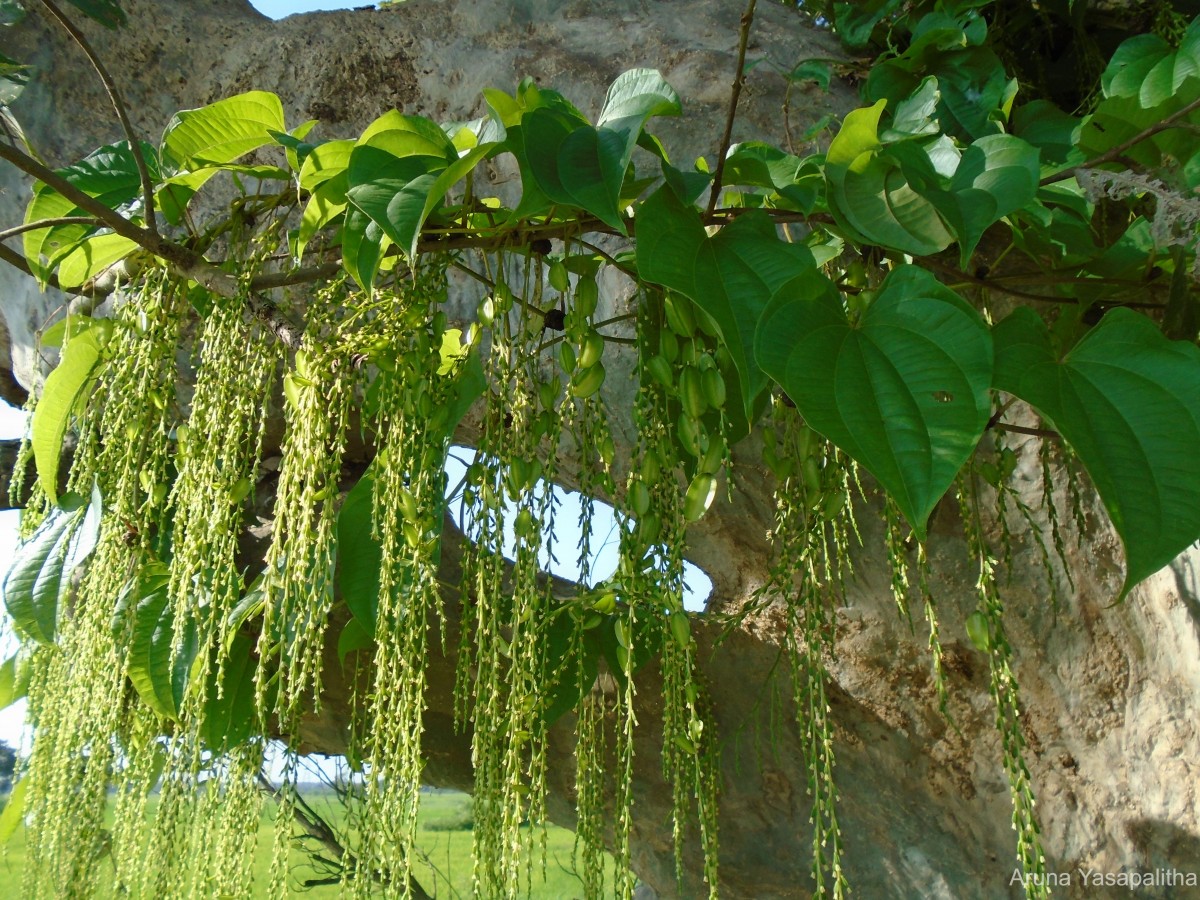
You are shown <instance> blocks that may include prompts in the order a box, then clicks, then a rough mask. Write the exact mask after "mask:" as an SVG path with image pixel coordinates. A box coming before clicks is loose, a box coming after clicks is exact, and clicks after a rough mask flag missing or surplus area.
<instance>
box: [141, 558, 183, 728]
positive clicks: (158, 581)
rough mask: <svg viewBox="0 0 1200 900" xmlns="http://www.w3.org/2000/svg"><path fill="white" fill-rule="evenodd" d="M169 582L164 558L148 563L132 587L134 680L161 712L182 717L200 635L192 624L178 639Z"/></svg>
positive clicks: (172, 716)
mask: <svg viewBox="0 0 1200 900" xmlns="http://www.w3.org/2000/svg"><path fill="white" fill-rule="evenodd" d="M169 582H170V574H169V573H168V571H167V569H166V567H165V566H163V565H161V564H159V565H156V566H151V567H146V568H144V569H143V570H142V571H141V572H139V573H138V576H137V578H136V580H135V581H133V582H131V583H130V585H129V586H128V588H127V590H128V591H129V592H130V594H131V598H130V599H131V600H132V605H133V606H134V613H133V630H132V633H131V636H130V645H129V654H128V664H129V680H130V681H131V682H133V686H134V688H136V689H137V692H138V694H139V695H140V696H141V698H142V700H143V702H145V703H146V705H147V706H149V707H150V708H151V709H153V710H154V711H155V712H157V713H158V714H159V715H162V716H166V717H167V718H169V719H178V718H179V711H180V709H181V707H182V706H183V697H184V692H185V691H186V690H187V682H188V675H189V674H190V672H191V668H192V663H193V661H194V660H195V658H196V651H197V641H196V632H195V629H194V628H190V627H189V628H187V629H186V634H185V635H184V636H183V638H181V639H178V640H177V639H176V636H175V621H174V619H175V611H174V609H172V607H171V604H170V600H169V597H168V592H167V586H168V584H169ZM127 602H128V601H127ZM189 624H190V623H189Z"/></svg>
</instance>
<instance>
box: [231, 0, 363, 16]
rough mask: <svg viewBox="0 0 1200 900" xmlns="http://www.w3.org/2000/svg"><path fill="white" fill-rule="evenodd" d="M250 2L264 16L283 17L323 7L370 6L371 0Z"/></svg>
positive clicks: (348, 7) (270, 0) (257, 0)
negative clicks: (343, 0)
mask: <svg viewBox="0 0 1200 900" xmlns="http://www.w3.org/2000/svg"><path fill="white" fill-rule="evenodd" d="M250 4H251V5H252V6H253V7H254V8H255V9H257V10H258V11H259V12H260V13H262V14H263V15H264V16H270V17H271V18H272V19H282V18H283V17H284V16H290V15H292V14H293V13H305V12H316V11H317V10H321V9H350V8H351V7H354V6H370V5H371V4H370V3H369V0H357V2H351V3H331V2H329V0H250Z"/></svg>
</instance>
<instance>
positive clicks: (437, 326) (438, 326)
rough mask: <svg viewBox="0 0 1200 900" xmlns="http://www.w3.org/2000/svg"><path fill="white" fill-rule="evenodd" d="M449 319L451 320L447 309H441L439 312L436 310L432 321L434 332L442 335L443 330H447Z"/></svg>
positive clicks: (439, 335)
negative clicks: (447, 315) (446, 311)
mask: <svg viewBox="0 0 1200 900" xmlns="http://www.w3.org/2000/svg"><path fill="white" fill-rule="evenodd" d="M449 321H450V320H449V319H448V318H447V317H446V313H445V311H444V310H441V309H439V310H438V311H437V312H435V313H434V314H433V323H432V331H433V333H434V334H435V335H436V336H438V337H441V336H442V332H443V331H445V330H446V325H447V323H448V322H449Z"/></svg>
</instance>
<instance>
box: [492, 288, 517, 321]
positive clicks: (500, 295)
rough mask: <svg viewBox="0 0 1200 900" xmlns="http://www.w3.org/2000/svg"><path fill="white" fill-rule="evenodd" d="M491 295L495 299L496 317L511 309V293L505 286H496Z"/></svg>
mask: <svg viewBox="0 0 1200 900" xmlns="http://www.w3.org/2000/svg"><path fill="white" fill-rule="evenodd" d="M492 294H493V296H494V297H495V298H496V313H497V315H503V314H504V313H507V312H508V311H509V310H510V309H512V305H513V292H512V291H510V290H509V289H508V285H507V284H504V283H503V282H501V283H500V284H497V285H496V288H495V290H494V291H493V292H492Z"/></svg>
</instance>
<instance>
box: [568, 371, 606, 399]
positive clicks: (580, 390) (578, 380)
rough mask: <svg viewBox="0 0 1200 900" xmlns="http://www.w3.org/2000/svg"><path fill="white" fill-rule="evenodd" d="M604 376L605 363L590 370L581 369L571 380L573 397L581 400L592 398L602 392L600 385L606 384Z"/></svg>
mask: <svg viewBox="0 0 1200 900" xmlns="http://www.w3.org/2000/svg"><path fill="white" fill-rule="evenodd" d="M604 374H605V373H604V363H596V365H594V366H592V367H591V368H590V369H581V370H580V371H579V373H578V374H577V375H576V376H575V377H574V378H572V379H571V396H572V397H577V398H579V399H580V400H584V399H586V398H588V397H590V396H592V394H594V393H596V391H598V390H600V385H602V384H604Z"/></svg>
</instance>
